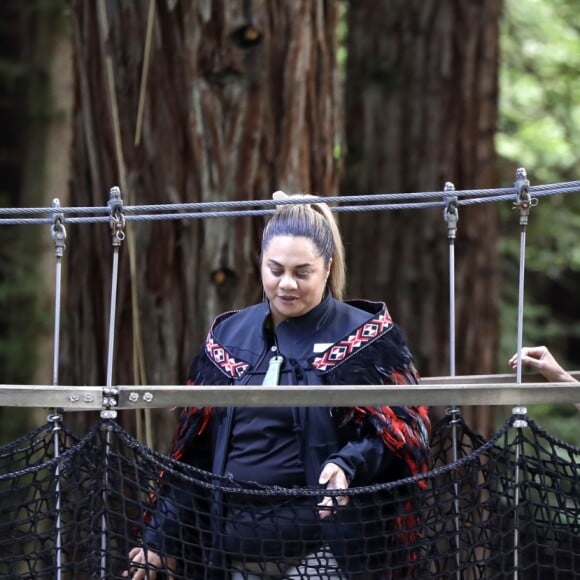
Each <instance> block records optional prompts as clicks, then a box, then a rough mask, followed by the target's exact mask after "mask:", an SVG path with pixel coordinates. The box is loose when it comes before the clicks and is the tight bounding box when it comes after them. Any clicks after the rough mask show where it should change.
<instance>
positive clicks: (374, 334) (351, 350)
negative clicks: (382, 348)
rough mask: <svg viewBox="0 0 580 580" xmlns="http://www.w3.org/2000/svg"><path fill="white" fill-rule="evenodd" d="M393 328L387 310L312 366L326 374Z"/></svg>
mask: <svg viewBox="0 0 580 580" xmlns="http://www.w3.org/2000/svg"><path fill="white" fill-rule="evenodd" d="M392 326H393V320H392V318H391V317H390V315H389V313H388V311H387V310H386V309H385V310H384V311H383V312H382V313H381V314H380V315H379V316H377V318H373V319H372V320H369V321H368V322H365V323H364V324H363V325H362V326H359V327H358V328H357V329H356V330H355V331H354V333H353V334H349V335H348V336H347V337H346V338H343V339H342V340H339V341H338V342H335V343H334V344H333V345H332V346H330V347H328V348H327V349H326V350H325V351H324V352H323V353H322V355H321V356H317V357H315V358H314V359H313V360H312V363H311V364H312V366H313V367H314V368H315V369H316V370H318V371H321V372H325V371H327V370H329V369H331V368H333V367H335V366H336V365H338V364H341V363H343V362H344V361H345V360H347V359H349V358H350V357H351V356H352V355H353V354H355V353H356V352H358V351H359V350H360V349H361V348H364V347H365V346H367V345H368V344H369V343H370V342H372V341H373V340H375V339H376V338H378V337H379V336H381V335H383V334H384V333H385V332H387V331H388V330H389V329H390V328H391V327H392Z"/></svg>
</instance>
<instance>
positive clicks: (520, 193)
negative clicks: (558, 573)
mask: <svg viewBox="0 0 580 580" xmlns="http://www.w3.org/2000/svg"><path fill="white" fill-rule="evenodd" d="M514 187H515V190H516V201H515V203H514V208H518V209H519V211H520V220H519V221H520V263H519V284H518V327H517V353H518V354H517V367H516V383H517V384H518V385H519V384H521V382H522V346H523V327H524V277H525V263H526V228H527V225H528V218H529V215H530V208H531V207H533V206H534V205H536V204H537V200H532V199H531V197H530V182H529V181H528V179H527V174H526V170H525V169H524V168H523V167H521V168H519V169H518V170H517V171H516V181H515V183H514ZM534 201H535V203H533V202H534ZM526 413H527V409H526V408H525V407H519V406H518V407H514V408H513V409H512V414H513V415H518V416H519V417H521V418H518V419H516V420H515V421H514V423H513V426H514V427H515V428H516V429H522V428H524V427H527V426H528V423H527V421H526V420H525V414H526ZM522 445H523V443H522V437H521V431H520V432H518V444H517V447H516V467H515V473H514V479H515V495H514V520H515V521H514V576H513V577H514V580H518V572H519V571H518V568H519V550H520V546H519V542H520V536H519V529H518V525H519V517H518V513H519V503H520V478H521V473H520V458H521V457H522V456H523V449H522Z"/></svg>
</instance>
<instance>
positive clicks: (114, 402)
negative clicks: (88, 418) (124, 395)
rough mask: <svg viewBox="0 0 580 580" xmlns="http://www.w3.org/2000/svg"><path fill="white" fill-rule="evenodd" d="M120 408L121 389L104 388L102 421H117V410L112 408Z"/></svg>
mask: <svg viewBox="0 0 580 580" xmlns="http://www.w3.org/2000/svg"><path fill="white" fill-rule="evenodd" d="M118 406H119V389H118V388H117V387H103V407H104V408H103V410H102V411H101V419H116V418H117V411H116V409H114V408H113V409H111V407H118Z"/></svg>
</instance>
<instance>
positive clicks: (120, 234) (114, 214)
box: [101, 186, 125, 580]
mask: <svg viewBox="0 0 580 580" xmlns="http://www.w3.org/2000/svg"><path fill="white" fill-rule="evenodd" d="M109 212H110V216H111V217H110V226H111V236H112V247H113V263H112V272H111V300H110V308H109V336H108V347H107V378H106V381H107V382H106V385H105V389H104V392H103V410H102V411H101V419H107V420H112V419H116V418H117V411H116V410H115V409H112V408H111V407H115V406H116V405H117V395H118V390H117V389H116V388H114V387H113V360H114V350H115V320H116V316H117V286H118V276H119V249H120V247H121V243H122V242H123V240H124V239H125V232H124V228H125V218H124V216H123V200H122V198H121V190H120V188H119V187H117V186H115V187H112V188H111V189H110V190H109ZM104 428H105V456H104V461H103V469H104V476H103V495H102V497H103V515H102V516H101V578H102V579H103V580H105V579H106V578H107V555H108V550H109V545H108V525H107V499H108V497H107V495H108V493H107V492H108V488H109V456H110V453H111V428H112V426H111V424H110V423H109V424H106V425H105V427H104Z"/></svg>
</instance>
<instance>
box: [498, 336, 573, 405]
mask: <svg viewBox="0 0 580 580" xmlns="http://www.w3.org/2000/svg"><path fill="white" fill-rule="evenodd" d="M508 364H509V365H510V366H511V367H512V368H516V366H517V364H518V353H517V352H516V353H515V354H514V355H512V357H511V358H510V359H509V361H508ZM522 365H523V366H529V367H533V368H536V369H537V370H538V371H539V372H540V373H541V374H542V375H543V376H544V378H546V379H547V380H548V381H550V382H553V383H571V382H577V381H576V379H575V378H574V377H573V376H572V375H571V374H570V373H568V372H567V371H565V370H564V369H563V368H562V366H561V365H560V363H559V362H558V361H557V360H556V359H555V358H554V355H552V353H551V352H550V350H549V349H548V348H547V347H546V346H524V347H523V348H522ZM575 406H576V409H578V411H580V403H575Z"/></svg>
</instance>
